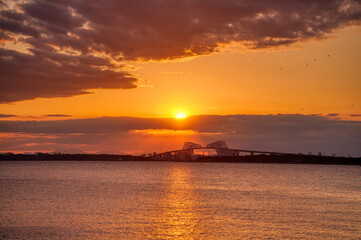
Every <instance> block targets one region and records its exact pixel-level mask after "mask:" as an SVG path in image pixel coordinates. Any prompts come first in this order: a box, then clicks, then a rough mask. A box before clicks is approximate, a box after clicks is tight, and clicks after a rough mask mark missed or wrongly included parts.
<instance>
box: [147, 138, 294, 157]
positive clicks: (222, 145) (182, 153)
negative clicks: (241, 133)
mask: <svg viewBox="0 0 361 240" xmlns="http://www.w3.org/2000/svg"><path fill="white" fill-rule="evenodd" d="M202 149H203V150H215V151H216V156H220V157H223V156H240V153H248V154H250V155H254V154H266V155H294V154H292V153H280V152H269V151H257V150H245V149H231V148H228V146H227V144H226V142H225V141H217V142H213V143H210V144H207V145H206V146H205V147H202V146H201V145H200V144H197V143H192V142H185V143H184V145H183V148H182V149H180V150H174V151H168V152H163V153H159V154H155V155H154V156H152V158H153V159H155V160H168V161H169V160H172V161H182V160H187V161H191V160H195V159H196V158H197V156H199V155H196V154H194V152H195V150H202Z"/></svg>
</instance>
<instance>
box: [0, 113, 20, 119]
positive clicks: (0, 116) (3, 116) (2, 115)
mask: <svg viewBox="0 0 361 240" xmlns="http://www.w3.org/2000/svg"><path fill="white" fill-rule="evenodd" d="M8 117H17V116H16V115H12V114H1V113H0V118H8Z"/></svg>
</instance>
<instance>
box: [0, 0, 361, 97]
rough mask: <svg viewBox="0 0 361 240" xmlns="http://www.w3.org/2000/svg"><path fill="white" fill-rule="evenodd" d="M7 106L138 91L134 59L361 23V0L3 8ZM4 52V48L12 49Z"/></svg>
mask: <svg viewBox="0 0 361 240" xmlns="http://www.w3.org/2000/svg"><path fill="white" fill-rule="evenodd" d="M0 7H1V8H2V10H1V12H0V28H1V34H0V42H2V43H6V42H9V41H16V42H17V43H18V44H25V45H26V46H27V47H28V52H27V53H20V52H16V51H12V50H9V49H7V48H6V47H4V48H3V49H1V52H0V66H1V68H0V84H1V88H0V89H1V90H0V91H1V92H0V96H1V99H0V102H2V103H4V102H12V101H19V100H24V99H33V98H36V97H55V96H72V95H78V94H85V93H87V89H92V88H134V87H135V84H136V79H135V78H134V77H132V76H131V75H130V74H129V73H127V72H126V71H125V69H124V67H123V64H124V62H125V61H127V60H149V59H155V60H161V59H174V58H180V57H185V56H195V55H203V54H209V53H212V52H214V51H217V50H218V49H219V46H221V45H223V44H227V43H230V42H240V43H241V44H243V45H244V46H246V47H248V48H258V49H262V48H269V47H275V46H287V45H289V44H292V43H295V42H298V41H305V40H308V39H313V38H323V37H325V34H327V33H329V32H331V31H333V30H335V29H337V28H340V27H343V26H346V25H351V24H359V23H360V19H361V4H360V1H359V0H313V1H308V0H305V1H298V0H287V1H286V0H259V1H253V0H238V1H237V0H223V1H218V0H186V1H178V0H167V1H163V0H162V1H159V0H149V1H141V0H124V1H116V0H104V1H95V0H62V1H42V0H37V1H25V2H23V1H19V2H18V4H16V5H15V7H13V8H10V7H7V6H6V4H4V3H2V4H0ZM5 46H6V45H5Z"/></svg>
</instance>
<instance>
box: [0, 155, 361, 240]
mask: <svg viewBox="0 0 361 240" xmlns="http://www.w3.org/2000/svg"><path fill="white" fill-rule="evenodd" d="M360 173H361V168H360V167H359V166H333V165H329V166H326V165H286V164H285V165H282V164H237V163H172V162H1V163H0V239H1V238H3V239H247V238H255V239H259V238H262V239H264V238H268V239H280V238H292V239H320V238H321V239H327V238H329V239H330V238H331V239H360V238H361V188H360V187H361V174H360Z"/></svg>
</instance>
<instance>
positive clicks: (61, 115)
mask: <svg viewBox="0 0 361 240" xmlns="http://www.w3.org/2000/svg"><path fill="white" fill-rule="evenodd" d="M45 116H46V117H71V115H67V114H48V115H45Z"/></svg>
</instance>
